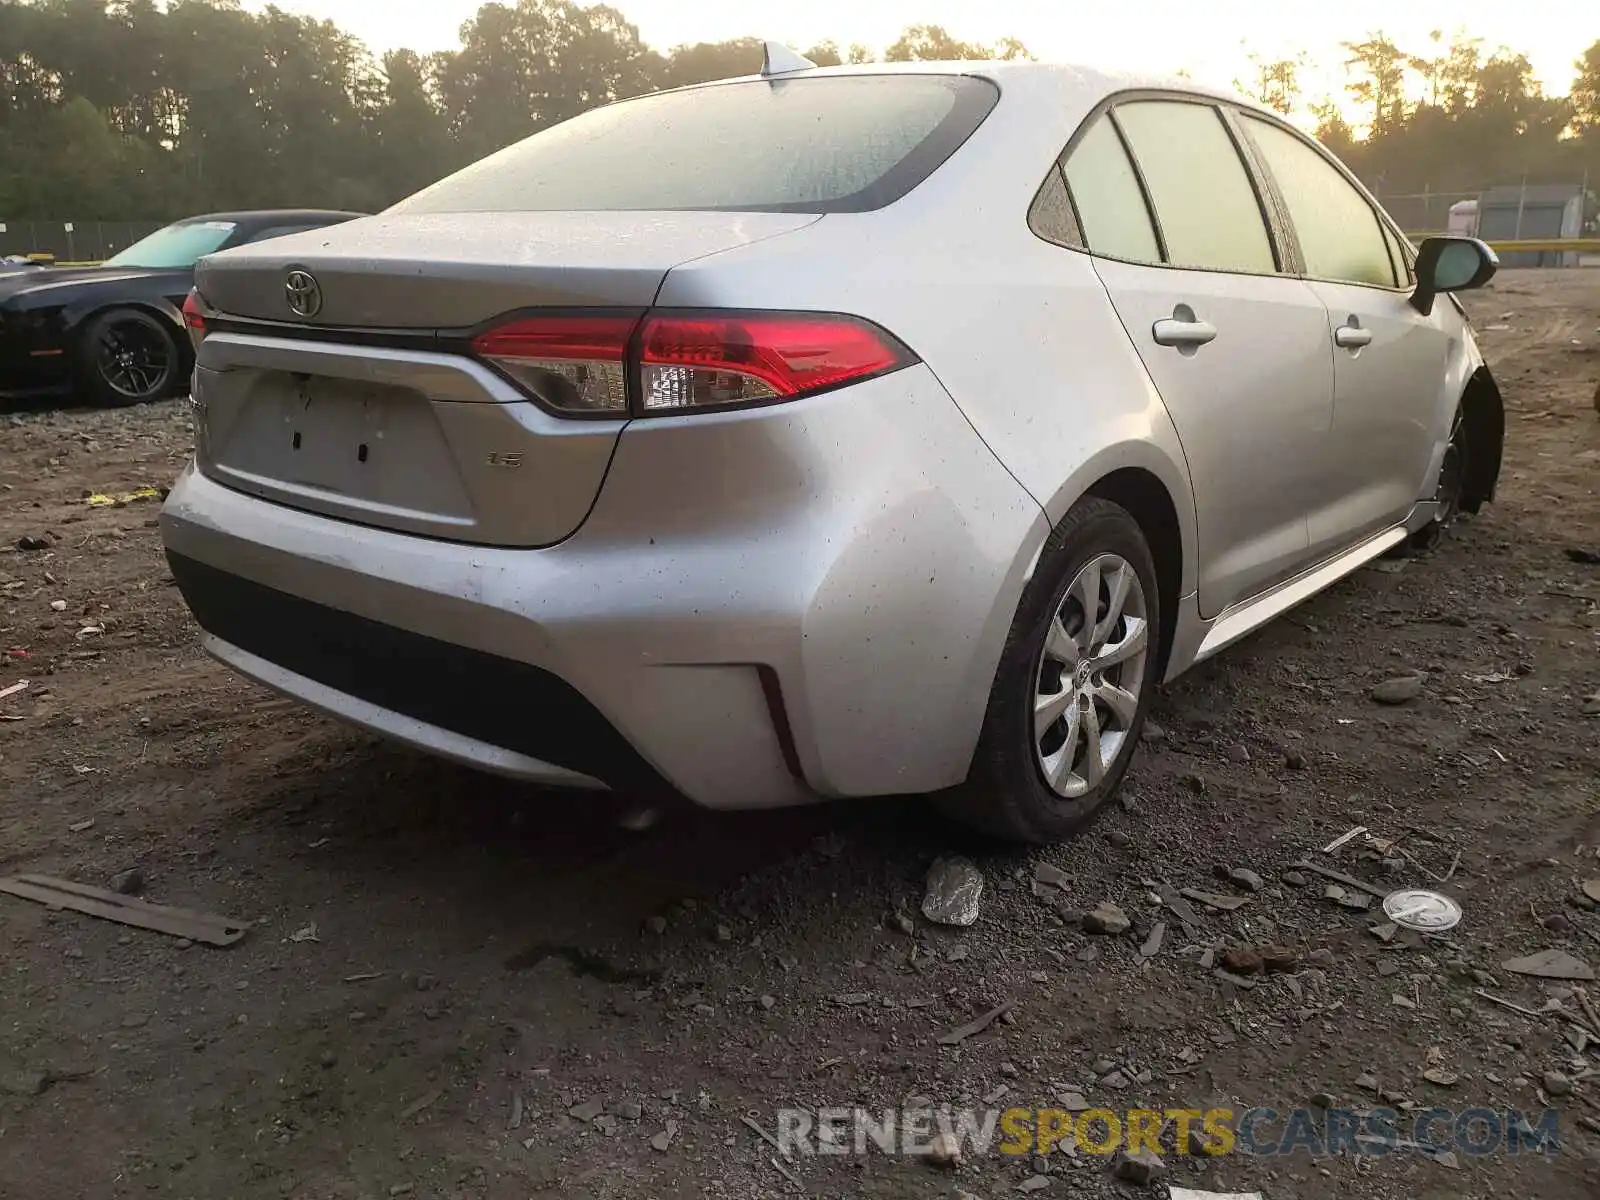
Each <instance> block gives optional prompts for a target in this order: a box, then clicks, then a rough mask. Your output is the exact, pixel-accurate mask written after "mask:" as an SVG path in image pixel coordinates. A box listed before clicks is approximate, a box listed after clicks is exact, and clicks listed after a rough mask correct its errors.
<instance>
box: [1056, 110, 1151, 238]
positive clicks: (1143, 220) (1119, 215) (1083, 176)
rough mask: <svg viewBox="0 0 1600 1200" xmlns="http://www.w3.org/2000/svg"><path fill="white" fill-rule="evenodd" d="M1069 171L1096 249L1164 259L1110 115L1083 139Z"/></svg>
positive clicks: (1080, 216) (1081, 218) (1077, 203)
mask: <svg viewBox="0 0 1600 1200" xmlns="http://www.w3.org/2000/svg"><path fill="white" fill-rule="evenodd" d="M1063 171H1064V172H1065V174H1066V177H1067V188H1068V190H1069V191H1071V193H1072V202H1073V205H1074V206H1075V207H1076V208H1077V210H1078V224H1079V225H1080V226H1081V228H1082V232H1083V240H1084V244H1085V245H1086V246H1087V247H1088V248H1089V250H1090V251H1091V252H1092V253H1094V254H1105V255H1109V256H1110V257H1112V258H1123V259H1128V260H1129V261H1131V262H1147V263H1158V262H1160V261H1161V249H1160V247H1159V246H1158V245H1157V243H1156V235H1155V230H1154V229H1152V228H1151V227H1150V213H1149V211H1148V210H1147V209H1146V208H1145V203H1144V195H1143V193H1141V192H1140V191H1139V177H1138V176H1137V175H1135V174H1134V171H1133V164H1132V163H1130V162H1129V161H1128V155H1127V154H1126V152H1124V150H1123V149H1122V139H1121V138H1119V137H1118V136H1117V131H1116V129H1114V128H1113V127H1112V125H1111V121H1110V120H1109V119H1108V118H1106V117H1100V118H1099V119H1097V120H1096V121H1095V123H1094V124H1093V125H1091V126H1090V127H1089V129H1088V130H1087V131H1086V132H1085V133H1084V135H1083V136H1082V137H1081V138H1080V139H1078V144H1077V145H1076V146H1075V147H1073V150H1072V154H1071V156H1070V157H1068V159H1067V161H1066V163H1065V165H1064V166H1063Z"/></svg>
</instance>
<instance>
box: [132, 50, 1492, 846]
mask: <svg viewBox="0 0 1600 1200" xmlns="http://www.w3.org/2000/svg"><path fill="white" fill-rule="evenodd" d="M1495 266H1496V263H1495V258H1494V256H1493V254H1492V253H1491V252H1490V250H1489V249H1488V247H1486V246H1484V245H1483V244H1481V243H1479V242H1476V241H1470V240H1452V239H1434V240H1429V241H1427V242H1424V243H1423V244H1422V245H1421V247H1420V248H1419V249H1414V248H1413V247H1412V246H1411V245H1410V244H1409V243H1408V242H1407V240H1406V238H1405V237H1404V236H1403V235H1402V234H1401V233H1400V231H1399V230H1398V229H1397V228H1396V227H1395V225H1394V223H1393V222H1392V221H1391V220H1390V219H1389V218H1388V217H1387V216H1386V215H1385V214H1384V213H1383V211H1382V209H1381V208H1380V207H1379V206H1378V205H1377V204H1376V203H1375V202H1374V201H1373V200H1372V198H1371V197H1370V196H1369V195H1368V194H1367V193H1366V191H1364V190H1363V189H1362V187H1361V185H1360V184H1359V183H1357V182H1356V180H1355V179H1354V178H1353V177H1352V176H1351V175H1350V173H1349V172H1348V171H1347V170H1345V169H1344V168H1343V167H1342V166H1341V165H1340V164H1339V163H1338V162H1337V161H1336V160H1335V159H1333V158H1332V157H1330V156H1329V155H1328V154H1327V153H1326V152H1325V151H1324V150H1322V149H1321V148H1319V147H1318V146H1317V145H1316V144H1315V143H1314V142H1312V141H1310V140H1309V139H1307V138H1306V137H1305V136H1304V135H1303V134H1301V133H1300V132H1299V131H1298V130H1296V129H1294V128H1293V127H1291V126H1290V125H1287V124H1285V123H1284V122H1283V121H1282V120H1280V119H1279V118H1277V117H1276V116H1274V115H1272V114H1271V113H1267V112H1263V111H1261V110H1260V109H1257V108H1255V107H1253V106H1251V105H1249V104H1248V103H1245V102H1243V101H1240V100H1238V99H1236V98H1233V97H1229V96H1226V95H1221V94H1213V93H1210V92H1205V91H1201V90H1197V89H1195V88H1194V87H1193V86H1191V85H1189V84H1187V83H1182V82H1176V83H1168V82H1159V81H1155V80H1147V79H1139V78H1129V77H1122V76H1113V75H1108V74H1104V73H1101V72H1098V71H1092V70H1086V69H1080V68H1075V67H1063V66H1049V65H1041V64H1034V63H1003V64H996V63H983V64H971V63H967V64H936V63H920V64H907V65H895V66H884V65H876V64H874V65H869V66H852V67H841V68H830V69H812V68H811V67H810V65H809V64H807V63H805V62H804V60H798V59H793V58H792V57H786V56H785V55H784V54H782V53H781V52H777V51H774V52H772V53H771V55H770V57H769V66H768V70H767V71H766V72H765V73H764V74H763V75H761V76H758V77H753V78H749V79H742V80H732V81H728V82H722V83H715V84H709V85H706V86H701V87H694V88H688V89H684V90H680V91H673V92H665V93H660V94H656V95H651V96H645V97H642V98H639V99H634V100H629V101H626V102H623V103H619V104H614V105H611V106H609V107H606V108H601V109H598V110H596V111H593V112H590V113H587V114H585V115H583V116H581V117H578V118H576V119H574V120H571V121H568V122H566V123H565V124H562V125H558V126H555V127H553V128H551V129H548V130H545V131H544V132H542V133H539V134H537V135H536V136H534V137H531V138H529V139H528V140H526V141H524V142H521V143H519V144H517V145H515V146H512V147H510V148H509V149H507V150H504V151H502V152H500V153H498V154H496V155H494V156H493V157H491V158H488V159H485V160H484V161H482V162H479V163H477V164H476V165H474V166H472V167H469V168H467V169H466V170H463V171H461V172H459V173H457V174H455V175H452V176H450V177H449V178H447V179H445V180H443V181H442V182H440V183H438V184H435V185H434V186H433V187H430V188H428V189H427V190H425V191H422V192H420V193H418V194H417V195H415V196H412V197H411V198H410V199H408V200H405V201H403V202H402V203H400V204H398V205H396V206H395V207H394V208H392V209H390V210H388V211H387V212H385V213H382V214H380V215H378V216H375V217H371V218H367V219H363V220H358V221H354V222H351V223H349V224H347V225H341V226H339V227H337V228H334V229H325V230H320V231H317V232H314V233H309V234H305V235H297V236H294V237H290V238H285V239H282V240H280V241H273V242H268V243H264V244H262V245H259V246H249V247H244V248H242V249H239V250H232V251H228V252H226V253H223V254H220V255H216V256H213V257H211V258H208V259H205V260H203V261H202V262H201V264H200V267H199V272H198V276H197V288H196V291H195V294H194V295H193V296H192V297H191V298H190V303H189V306H188V311H187V316H188V320H189V324H190V327H191V330H192V335H193V337H194V339H195V341H196V344H197V364H196V368H195V376H194V391H193V397H194V398H193V405H194V409H195V421H196V453H195V459H194V462H193V464H192V465H191V466H190V467H189V468H188V469H187V470H186V471H185V472H184V474H183V476H182V478H181V479H180V480H179V482H178V485H177V487H176V488H175V489H174V490H173V492H172V494H171V496H170V498H169V499H168V500H167V502H166V505H165V508H164V510H163V513H162V519H161V527H162V535H163V538H164V540H165V544H166V548H167V552H168V556H169V558H170V561H171V566H172V571H173V574H174V576H175V578H176V580H177V583H178V585H179V587H180V588H181V590H182V592H183V595H184V598H185V600H186V601H187V603H188V605H189V607H190V608H191V609H192V611H193V613H194V615H195V617H196V619H197V620H198V622H199V625H200V627H201V629H202V631H203V633H204V640H205V646H206V648H207V649H208V650H209V651H210V652H211V653H212V654H214V655H215V656H216V657H217V658H219V659H221V660H222V661H223V662H224V663H226V664H227V665H229V666H230V667H232V668H234V669H235V670H237V671H239V672H241V673H243V674H244V675H247V676H249V677H251V678H253V679H256V680H259V681H260V682H262V683H264V684H266V685H268V686H269V687H272V688H275V689H277V690H278V691H280V692H283V693H286V694H288V695H290V696H293V697H297V698H299V699H300V700H303V701H304V702H306V703H307V704H310V705H314V706H316V707H318V708H320V709H323V710H326V711H327V712H330V713H332V714H335V715H336V716H338V717H341V718H343V719H345V720H347V721H350V722H353V723H355V724H357V725H361V726H365V727H366V728H368V729H371V730H375V731H377V732H379V733H381V734H384V735H387V736H389V737H391V738H395V739H397V740H399V741H401V742H405V743H409V744H410V745H412V746H416V747H421V748H423V749H425V750H428V751H431V752H433V753H436V754H440V755H443V756H446V757H448V758H452V759H455V760H458V761H460V762H464V763H469V764H473V765H475V766H477V767H481V768H484V769H486V770H489V771H494V772H499V773H502V774H505V775H510V776H514V777H518V778H522V779H528V780H536V781H543V782H549V783H556V784H565V785H571V786H578V787H609V788H613V789H619V790H627V791H629V792H630V793H632V792H651V791H662V792H676V793H679V794H682V795H686V796H688V797H690V798H692V799H693V800H696V801H698V802H700V803H701V804H704V805H708V806H711V807H715V808H747V807H761V806H775V805H786V804H796V803H803V802H806V801H810V800H815V799H818V798H825V797H844V796H876V795H883V794H890V793H935V794H936V795H937V798H938V799H939V800H940V801H942V802H944V803H946V804H948V805H949V806H950V807H951V808H953V809H954V810H955V811H957V812H959V813H960V814H962V815H963V816H964V817H965V818H966V819H968V820H970V821H972V822H974V823H975V824H977V825H979V826H982V827H984V828H986V829H988V830H991V831H994V832H997V833H1000V834H1002V835H1006V836H1010V837H1013V838H1018V839H1023V840H1031V841H1048V840H1052V839H1057V838H1060V837H1063V836H1065V835H1068V834H1070V833H1072V832H1074V831H1075V830H1077V829H1079V828H1081V827H1082V826H1083V825H1084V824H1085V823H1086V822H1087V821H1088V820H1090V819H1091V818H1092V817H1093V816H1094V814H1095V812H1096V811H1097V810H1098V809H1100V808H1101V807H1102V806H1103V805H1104V803H1105V802H1106V800H1107V798H1108V796H1110V795H1111V794H1112V792H1113V791H1114V790H1115V788H1116V786H1117V784H1118V782H1119V780H1120V779H1121V778H1122V776H1123V773H1124V772H1125V771H1126V770H1127V767H1128V763H1129V759H1130V758H1131V757H1132V755H1133V753H1134V751H1135V748H1136V746H1137V745H1138V741H1139V732H1140V727H1141V724H1142V722H1143V719H1144V715H1145V712H1146V709H1147V707H1148V705H1149V703H1150V699H1151V693H1152V690H1153V689H1154V688H1155V687H1156V686H1157V685H1158V684H1159V683H1161V682H1162V681H1163V680H1170V679H1172V678H1173V677H1174V676H1176V675H1178V674H1180V673H1181V672H1183V671H1184V670H1186V669H1187V668H1189V667H1191V666H1193V665H1194V664H1195V663H1196V662H1198V661H1200V660H1201V659H1204V658H1206V657H1207V656H1209V655H1212V654H1215V653H1216V652H1217V651H1219V650H1221V649H1223V647H1225V646H1227V645H1228V644H1229V643H1231V642H1234V641H1236V640H1237V639H1239V638H1241V637H1243V636H1244V635H1245V634H1247V633H1249V632H1250V631H1251V630H1253V629H1256V628H1257V627H1259V626H1260V625H1262V624H1263V623H1265V622H1267V621H1269V620H1271V619H1272V618H1274V617H1276V616H1277V615H1279V614H1280V613H1282V612H1284V611H1285V610H1286V609H1288V608H1290V607H1291V606H1293V605H1295V604H1297V603H1299V602H1300V601H1302V600H1305V599H1306V598H1307V597H1309V596H1311V595H1313V594H1314V593H1316V592H1317V591H1319V590H1321V589H1323V588H1325V587H1327V586H1328V585H1329V584H1331V583H1333V582H1334V581H1336V580H1338V579H1339V578H1341V577H1342V576H1344V575H1347V574H1349V573H1350V572H1351V571H1353V570H1355V569H1356V568H1358V567H1360V566H1361V565H1362V564H1363V563H1366V562H1368V561H1370V560H1372V559H1374V558H1376V557H1377V556H1379V555H1381V554H1384V553H1385V552H1387V551H1390V550H1393V549H1395V548H1397V547H1400V546H1401V545H1402V543H1407V542H1410V543H1413V544H1415V543H1417V542H1419V541H1423V542H1429V543H1431V542H1432V541H1433V540H1434V539H1435V538H1436V536H1437V533H1438V531H1439V530H1440V529H1442V528H1443V527H1445V526H1447V525H1448V524H1449V522H1450V521H1451V519H1452V518H1453V517H1454V516H1455V515H1456V514H1457V513H1458V512H1461V511H1469V512H1470V511H1473V510H1476V509H1477V508H1478V507H1479V506H1480V505H1481V504H1483V503H1484V502H1485V501H1487V500H1489V499H1490V498H1491V497H1492V495H1493V493H1494V489H1495V484H1496V479H1497V476H1498V474H1499V470H1500V454H1501V439H1502V429H1503V418H1502V411H1501V401H1500V396H1499V393H1498V391H1497V389H1496V387H1495V384H1494V382H1493V380H1492V379H1491V378H1490V375H1489V373H1488V371H1487V370H1486V369H1485V367H1484V364H1483V360H1482V358H1481V357H1480V356H1479V353H1478V350H1477V348H1476V346H1475V344H1474V341H1473V336H1472V332H1471V330H1470V328H1469V325H1468V323H1467V320H1466V319H1465V316H1464V314H1463V311H1462V309H1461V308H1460V306H1459V305H1458V304H1457V302H1456V301H1455V300H1454V299H1453V297H1451V296H1450V295H1449V293H1452V292H1455V291H1458V290H1460V289H1464V288H1470V287H1475V286H1479V285H1481V284H1482V283H1484V282H1485V281H1486V280H1487V279H1489V277H1490V276H1491V275H1493V273H1494V271H1495Z"/></svg>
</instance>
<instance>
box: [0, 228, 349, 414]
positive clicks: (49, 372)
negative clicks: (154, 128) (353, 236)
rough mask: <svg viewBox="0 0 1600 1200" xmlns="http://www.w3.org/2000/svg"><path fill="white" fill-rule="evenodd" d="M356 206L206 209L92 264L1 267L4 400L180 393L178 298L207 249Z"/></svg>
mask: <svg viewBox="0 0 1600 1200" xmlns="http://www.w3.org/2000/svg"><path fill="white" fill-rule="evenodd" d="M363 215H364V214H362V213H348V212H327V211H320V210H314V209H305V210H300V209H295V210H286V209H279V210H271V211H264V212H237V213H212V214H210V215H208V216H203V217H190V218H189V219H188V220H185V221H179V222H177V223H176V224H173V225H168V226H166V227H165V228H163V229H158V230H156V232H154V233H152V234H151V235H150V236H149V237H147V238H143V239H142V240H140V241H137V242H135V243H134V244H133V245H131V246H129V247H128V248H127V249H126V250H124V251H122V252H121V253H120V254H117V255H114V256H113V257H111V258H109V259H107V260H106V261H105V262H104V263H102V264H101V265H100V266H98V267H19V268H17V269H15V270H0V400H7V399H23V398H30V397H37V396H50V395H60V394H64V393H68V392H71V391H74V390H82V392H84V393H85V394H86V395H87V396H88V397H89V398H91V399H93V400H94V401H95V402H97V403H99V404H104V405H124V404H138V403H140V402H142V401H146V400H158V399H160V398H162V397H164V396H170V395H172V394H174V393H176V392H181V391H182V390H183V389H184V388H185V387H186V386H187V385H188V381H189V370H190V355H191V353H192V351H191V349H190V345H189V339H188V338H187V337H186V336H185V335H184V327H183V301H184V298H185V297H187V296H188V294H189V289H190V288H192V287H193V286H194V264H195V261H196V260H197V259H199V258H201V257H203V256H204V255H207V254H212V253H215V252H216V251H218V250H228V249H231V248H232V247H234V246H242V245H245V244H246V243H247V242H259V241H264V240H265V239H267V238H273V237H282V236H283V235H285V234H289V233H300V232H302V231H304V230H308V229H320V228H322V227H323V226H325V225H337V224H339V223H340V222H343V221H350V220H354V219H355V218H356V217H359V216H363Z"/></svg>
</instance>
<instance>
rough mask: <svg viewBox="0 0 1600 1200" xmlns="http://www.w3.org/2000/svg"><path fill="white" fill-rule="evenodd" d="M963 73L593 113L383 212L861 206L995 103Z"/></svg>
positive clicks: (774, 88) (880, 202) (770, 83)
mask: <svg viewBox="0 0 1600 1200" xmlns="http://www.w3.org/2000/svg"><path fill="white" fill-rule="evenodd" d="M999 95H1000V93H999V90H998V89H997V88H996V87H995V86H994V84H992V83H990V82H989V81H988V80H985V79H978V78H976V77H974V76H966V75H835V76H820V77H815V78H810V79H805V78H799V79H780V80H752V81H750V82H741V83H729V84H717V85H713V86H710V87H699V88H691V89H688V90H686V91H681V92H661V93H658V94H656V95H651V96H642V97H640V98H639V99H637V100H628V101H625V102H623V103H621V104H612V105H608V106H607V107H604V108H597V109H593V110H591V111H589V112H586V113H584V114H583V115H581V116H578V117H574V118H572V120H570V121H564V122H562V123H561V124H559V125H554V126H551V127H550V128H549V129H546V130H544V131H543V132H541V133H537V134H535V135H534V136H532V137H530V138H527V139H525V140H524V141H521V142H518V143H517V144H516V145H514V146H508V147H507V148H506V149H504V150H502V151H500V152H499V153H498V154H493V155H490V156H489V157H488V158H486V159H484V160H482V161H481V162H478V163H474V164H473V165H472V166H470V167H467V168H466V169H465V170H462V171H458V172H456V173H455V174H454V175H451V176H448V177H447V178H445V179H442V180H440V181H439V182H438V183H436V184H434V185H433V186H432V187H430V188H426V189H424V190H423V191H421V192H418V193H417V194H416V195H414V196H412V197H411V198H410V199H407V200H402V201H401V202H400V203H399V204H397V205H395V206H394V208H392V209H390V210H389V211H391V212H395V213H452V212H550V211H562V210H565V211H587V212H628V211H648V210H658V211H659V210H685V209H701V210H711V211H723V212H750V211H754V212H808V213H835V212H866V211H868V210H870V209H875V208H881V207H883V206H884V205H886V204H891V203H893V202H894V201H895V200H898V199H899V198H900V197H901V196H903V195H905V194H906V193H907V192H909V191H910V190H911V189H912V188H914V187H916V186H917V185H918V184H919V183H921V182H922V181H923V180H924V179H926V178H927V177H928V176H929V175H931V174H932V173H933V172H934V170H936V169H937V168H938V167H939V165H940V164H941V163H943V162H944V161H945V159H947V158H949V156H950V155H951V154H953V153H955V151H956V149H957V148H958V147H959V146H960V145H961V143H962V142H964V141H966V139H967V138H968V137H970V136H971V135H972V133H973V132H974V131H975V130H976V129H977V128H978V126H979V125H980V124H982V122H983V120H984V118H985V117H987V116H988V115H989V112H990V110H992V109H993V108H994V105H995V103H996V101H997V100H998V99H999Z"/></svg>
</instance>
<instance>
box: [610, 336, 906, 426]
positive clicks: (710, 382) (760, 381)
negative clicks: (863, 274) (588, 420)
mask: <svg viewBox="0 0 1600 1200" xmlns="http://www.w3.org/2000/svg"><path fill="white" fill-rule="evenodd" d="M909 361H910V356H909V354H908V353H907V352H906V350H905V349H904V347H902V346H900V345H899V344H898V343H896V342H894V341H893V340H892V339H890V338H889V337H888V335H887V334H885V333H883V332H882V331H881V330H879V329H877V328H875V327H874V326H872V325H869V324H867V323H866V322H865V321H860V320H857V319H856V318H854V317H840V316H832V315H823V314H816V315H813V314H800V313H797V314H788V313H784V314H770V315H769V314H761V313H751V314H737V315H729V316H722V315H715V314H709V315H699V314H697V315H693V316H676V315H673V314H671V313H664V314H660V315H652V316H649V317H647V318H646V319H645V323H644V328H643V330H642V331H641V335H640V339H639V364H640V389H639V393H640V401H641V404H642V405H643V408H644V411H645V412H657V411H660V410H662V409H674V408H700V407H706V406H719V405H724V404H748V403H751V402H758V401H764V400H765V401H771V400H786V399H791V398H793V397H795V396H800V395H804V394H806V393H809V392H818V391H822V390H823V389H824V388H831V387H837V386H838V385H839V384H841V383H849V382H850V381H852V380H856V379H863V378H865V377H866V376H868V375H877V374H880V373H881V372H884V371H890V370H893V369H894V368H895V367H900V366H904V365H905V364H906V363H907V362H909Z"/></svg>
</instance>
